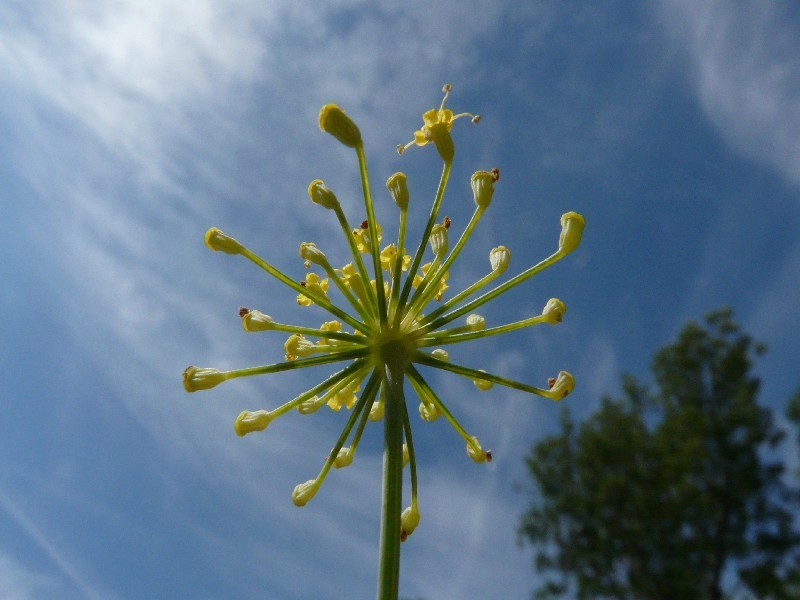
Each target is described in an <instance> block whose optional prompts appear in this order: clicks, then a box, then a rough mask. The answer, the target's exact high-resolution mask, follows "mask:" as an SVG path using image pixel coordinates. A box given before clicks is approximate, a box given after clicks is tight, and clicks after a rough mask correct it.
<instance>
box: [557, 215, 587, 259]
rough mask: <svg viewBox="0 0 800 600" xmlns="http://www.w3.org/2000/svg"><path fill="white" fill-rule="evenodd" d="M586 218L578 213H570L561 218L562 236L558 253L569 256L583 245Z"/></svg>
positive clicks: (559, 240) (559, 239)
mask: <svg viewBox="0 0 800 600" xmlns="http://www.w3.org/2000/svg"><path fill="white" fill-rule="evenodd" d="M584 225H586V221H585V220H584V218H583V217H582V216H581V215H579V214H578V213H576V212H568V213H565V214H564V215H562V216H561V235H560V236H559V238H558V251H559V252H561V254H569V253H570V252H572V251H573V250H575V248H577V247H578V244H580V243H581V234H583V226H584Z"/></svg>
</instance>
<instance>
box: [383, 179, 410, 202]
mask: <svg viewBox="0 0 800 600" xmlns="http://www.w3.org/2000/svg"><path fill="white" fill-rule="evenodd" d="M386 187H387V188H389V193H390V194H391V195H392V198H393V199H394V203H395V204H397V206H398V208H399V209H400V210H406V209H407V208H408V185H407V184H406V174H405V173H395V174H394V175H392V176H391V177H389V179H387V180H386Z"/></svg>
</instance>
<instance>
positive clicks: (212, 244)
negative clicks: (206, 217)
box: [205, 227, 244, 254]
mask: <svg viewBox="0 0 800 600" xmlns="http://www.w3.org/2000/svg"><path fill="white" fill-rule="evenodd" d="M205 242H206V246H208V247H209V248H211V249H212V250H213V251H214V252H225V253H226V254H241V252H242V250H244V246H242V245H241V244H240V243H239V242H237V241H236V240H235V239H233V238H232V237H229V236H227V235H225V234H224V233H222V231H221V230H219V229H217V228H216V227H212V228H211V229H209V230H208V231H206V236H205Z"/></svg>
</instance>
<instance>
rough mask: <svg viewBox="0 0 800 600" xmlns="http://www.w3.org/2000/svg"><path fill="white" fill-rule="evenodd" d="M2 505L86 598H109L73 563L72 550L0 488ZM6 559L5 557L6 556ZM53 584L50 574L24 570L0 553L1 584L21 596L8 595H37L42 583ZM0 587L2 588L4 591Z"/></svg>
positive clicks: (12, 595)
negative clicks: (59, 545)
mask: <svg viewBox="0 0 800 600" xmlns="http://www.w3.org/2000/svg"><path fill="white" fill-rule="evenodd" d="M0 508H2V509H3V511H4V512H5V513H6V514H7V515H8V516H9V517H11V519H12V520H13V521H14V522H15V523H16V524H17V526H19V528H20V529H21V530H22V531H23V532H24V533H25V535H26V536H28V538H29V539H30V541H32V542H33V543H34V544H35V545H36V546H37V547H38V548H39V549H40V550H41V551H42V552H43V553H44V554H45V555H46V556H47V557H48V558H49V559H50V560H51V561H52V562H53V564H54V565H55V567H56V568H57V571H58V572H60V574H61V575H62V576H63V577H64V578H65V579H66V580H67V581H69V582H70V583H71V584H72V585H73V586H74V587H75V588H76V589H77V590H78V591H79V592H80V593H81V595H83V596H84V597H85V598H89V599H98V600H99V599H100V598H108V597H109V595H108V593H105V592H101V591H100V590H98V589H97V588H96V587H95V586H94V585H93V584H92V583H91V582H90V581H89V580H87V578H86V576H85V575H84V574H83V573H82V572H81V571H80V570H79V569H78V568H77V567H76V566H75V565H74V564H73V561H72V559H71V558H70V556H69V553H68V552H67V551H66V550H65V549H63V548H60V547H58V546H57V545H56V544H54V543H53V542H52V541H51V540H50V539H49V537H48V536H47V535H46V534H45V532H44V531H42V529H41V528H40V527H39V526H38V525H37V524H36V523H35V522H34V521H33V519H31V518H30V517H29V516H28V515H27V514H26V513H25V511H24V510H23V509H22V508H20V507H19V506H18V505H17V502H15V501H14V500H12V499H11V497H9V496H8V495H7V494H5V493H4V492H2V491H0ZM3 559H4V560H3ZM53 584H54V582H53V580H52V577H51V576H50V575H49V574H46V575H38V574H32V573H30V572H29V571H27V570H23V568H21V567H20V566H19V565H18V563H16V561H14V560H13V559H9V558H7V557H3V556H2V555H0V586H2V585H7V586H9V588H10V591H18V592H20V593H21V594H23V595H22V596H17V595H15V594H9V595H8V597H26V596H27V595H29V594H34V595H38V590H39V589H40V588H41V587H50V586H52V585H53ZM2 591H3V590H2V588H1V587H0V592H2Z"/></svg>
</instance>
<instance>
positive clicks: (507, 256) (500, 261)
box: [489, 246, 511, 274]
mask: <svg viewBox="0 0 800 600" xmlns="http://www.w3.org/2000/svg"><path fill="white" fill-rule="evenodd" d="M510 261H511V251H510V250H509V249H508V248H506V247H505V246H498V247H497V248H492V251H491V252H489V264H490V265H492V271H494V272H496V273H498V274H502V273H503V271H505V270H506V268H508V263H509V262H510Z"/></svg>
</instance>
